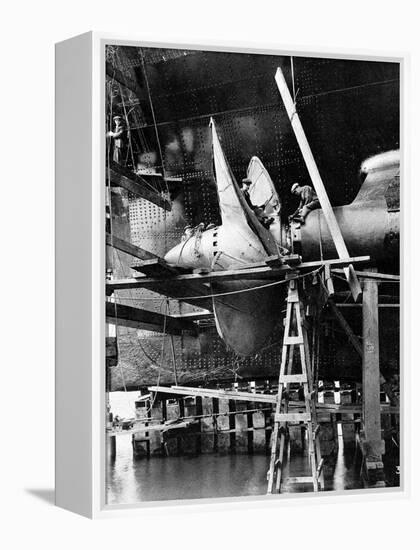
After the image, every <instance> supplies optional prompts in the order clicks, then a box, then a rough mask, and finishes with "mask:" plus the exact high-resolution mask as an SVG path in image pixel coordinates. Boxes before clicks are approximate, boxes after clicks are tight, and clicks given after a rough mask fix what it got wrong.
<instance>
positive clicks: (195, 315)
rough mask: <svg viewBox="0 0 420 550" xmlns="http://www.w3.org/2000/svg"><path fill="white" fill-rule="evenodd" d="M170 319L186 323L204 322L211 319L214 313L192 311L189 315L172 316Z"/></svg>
mask: <svg viewBox="0 0 420 550" xmlns="http://www.w3.org/2000/svg"><path fill="white" fill-rule="evenodd" d="M172 317H173V318H174V319H185V320H187V321H188V320H189V321H205V320H206V319H213V318H214V313H213V312H212V311H192V312H191V313H181V314H180V315H172Z"/></svg>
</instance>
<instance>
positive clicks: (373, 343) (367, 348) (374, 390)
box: [361, 279, 385, 487]
mask: <svg viewBox="0 0 420 550" xmlns="http://www.w3.org/2000/svg"><path fill="white" fill-rule="evenodd" d="M361 446H362V452H363V457H364V475H365V482H366V483H367V484H368V485H369V486H372V485H373V486H376V487H381V486H384V476H383V463H382V454H383V453H384V452H385V449H384V442H383V440H382V437H381V405H380V371H379V326H378V283H377V282H376V281H375V280H373V279H366V280H365V281H364V286H363V431H362V433H361Z"/></svg>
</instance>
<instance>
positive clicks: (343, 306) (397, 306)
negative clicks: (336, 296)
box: [335, 304, 400, 309]
mask: <svg viewBox="0 0 420 550" xmlns="http://www.w3.org/2000/svg"><path fill="white" fill-rule="evenodd" d="M335 305H336V306H337V307H339V308H345V309H346V308H352V307H357V308H361V307H362V304H335ZM378 307H387V308H389V307H395V308H399V307H400V304H378Z"/></svg>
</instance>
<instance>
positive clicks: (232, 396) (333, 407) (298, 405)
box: [148, 386, 400, 414]
mask: <svg viewBox="0 0 420 550" xmlns="http://www.w3.org/2000/svg"><path fill="white" fill-rule="evenodd" d="M148 390H149V391H150V392H154V393H164V394H168V395H185V396H186V395H192V396H194V397H212V398H215V399H227V400H230V401H250V402H255V403H269V404H272V405H275V404H276V402H277V394H271V393H268V394H267V393H251V392H240V391H231V390H214V389H210V388H197V387H189V386H171V387H168V386H149V387H148ZM289 408H290V409H291V410H293V411H294V412H295V411H296V410H302V411H304V410H305V403H304V402H303V401H290V402H289ZM316 408H317V410H319V411H320V412H321V411H322V412H324V413H327V412H331V413H334V414H341V413H355V414H357V413H361V412H362V405H359V404H357V403H352V404H349V405H343V404H335V403H317V404H316ZM380 409H381V414H399V413H400V410H399V408H398V407H393V406H391V405H388V404H386V403H382V404H381V407H380ZM239 412H240V411H239Z"/></svg>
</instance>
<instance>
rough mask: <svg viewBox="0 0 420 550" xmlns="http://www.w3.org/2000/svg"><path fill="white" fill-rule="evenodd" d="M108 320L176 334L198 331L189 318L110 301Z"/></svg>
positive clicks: (107, 305) (112, 322) (107, 304)
mask: <svg viewBox="0 0 420 550" xmlns="http://www.w3.org/2000/svg"><path fill="white" fill-rule="evenodd" d="M106 321H107V323H111V324H118V325H121V326H125V327H130V328H137V329H142V330H152V331H154V332H163V331H165V332H166V333H168V334H174V335H181V334H182V333H183V332H185V331H188V332H192V333H196V332H197V327H196V325H195V324H194V323H193V322H192V321H191V320H189V319H181V318H179V317H177V318H176V317H172V316H170V315H163V314H161V313H157V312H155V311H148V310H145V309H140V308H136V307H131V306H126V305H124V304H117V303H115V302H108V301H107V302H106Z"/></svg>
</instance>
